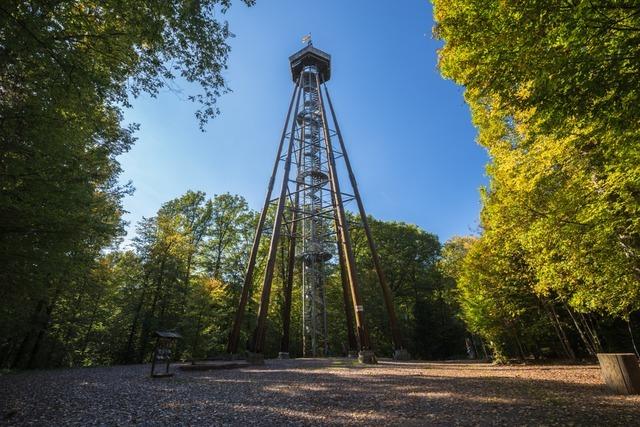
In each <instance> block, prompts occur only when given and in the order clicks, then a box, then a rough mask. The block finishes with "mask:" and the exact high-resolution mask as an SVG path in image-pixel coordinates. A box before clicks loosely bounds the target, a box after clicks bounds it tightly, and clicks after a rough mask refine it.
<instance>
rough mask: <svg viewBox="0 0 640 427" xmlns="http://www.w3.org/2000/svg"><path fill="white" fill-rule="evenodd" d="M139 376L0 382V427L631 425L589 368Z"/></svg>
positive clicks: (127, 369) (98, 372)
mask: <svg viewBox="0 0 640 427" xmlns="http://www.w3.org/2000/svg"><path fill="white" fill-rule="evenodd" d="M173 369H174V371H175V372H176V375H175V376H174V377H171V378H162V379H151V378H149V376H148V375H149V365H134V366H114V367H106V368H77V369H60V370H48V371H28V372H21V373H11V374H5V375H1V376H0V424H3V425H43V426H44V425H46V426H52V425H83V426H84V425H131V424H142V425H239V426H247V425H355V424H361V425H376V426H378V425H403V426H404V425H487V424H493V425H495V424H497V425H507V424H508V425H608V426H615V425H626V426H632V425H638V424H639V423H640V421H639V420H640V396H631V397H628V396H615V395H612V394H610V393H609V392H608V391H607V389H606V388H605V387H604V385H603V383H602V379H601V377H600V372H599V369H598V367H597V366H563V365H544V366H531V365H529V366H492V365H488V364H480V363H467V362H450V363H429V362H392V361H382V362H381V363H379V364H378V365H375V366H363V365H359V364H357V362H354V361H353V360H351V359H297V360H269V361H267V363H266V365H265V366H260V367H249V368H243V369H237V370H217V371H204V372H183V371H179V370H177V369H175V366H174V367H173Z"/></svg>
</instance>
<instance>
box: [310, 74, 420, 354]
mask: <svg viewBox="0 0 640 427" xmlns="http://www.w3.org/2000/svg"><path fill="white" fill-rule="evenodd" d="M318 90H320V88H318ZM324 92H325V94H326V95H327V102H328V103H329V110H330V111H331V117H332V119H333V124H334V126H335V127H336V135H337V136H338V142H339V143H340V150H341V152H342V157H343V160H344V164H345V166H346V167H347V173H348V175H349V181H350V182H351V188H352V189H353V195H354V197H355V199H356V204H357V205H358V212H359V213H360V220H361V221H362V226H363V228H364V232H365V235H366V237H367V243H368V244H369V250H370V251H371V258H372V259H373V265H374V267H375V270H376V274H377V275H378V281H379V282H380V287H381V288H382V296H383V297H384V303H385V306H386V308H387V314H388V315H389V324H390V326H391V336H392V338H393V346H394V350H395V352H394V358H397V359H409V358H410V356H409V353H407V351H406V349H405V348H404V345H403V340H402V335H401V334H400V328H399V327H398V319H397V317H396V311H395V308H394V306H393V295H392V292H391V288H390V287H389V284H388V283H387V279H386V278H385V276H384V272H383V270H382V264H381V263H380V258H379V257H378V249H377V248H376V245H375V242H374V241H373V234H372V233H371V228H370V227H369V220H368V218H367V213H366V212H365V210H364V204H363V203H362V197H360V190H359V189H358V183H357V181H356V177H355V174H354V173H353V169H352V168H351V162H350V161H349V155H348V154H347V148H346V146H345V143H344V140H343V139H342V132H340V125H338V119H337V118H336V113H335V111H334V109H333V104H332V103H331V97H330V96H329V91H328V90H327V85H326V84H325V85H324Z"/></svg>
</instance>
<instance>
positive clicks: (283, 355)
mask: <svg viewBox="0 0 640 427" xmlns="http://www.w3.org/2000/svg"><path fill="white" fill-rule="evenodd" d="M278 359H289V352H288V351H281V352H279V353H278Z"/></svg>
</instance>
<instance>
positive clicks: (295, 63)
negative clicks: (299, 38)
mask: <svg viewBox="0 0 640 427" xmlns="http://www.w3.org/2000/svg"><path fill="white" fill-rule="evenodd" d="M289 63H290V64H291V78H292V79H293V81H294V82H295V81H296V80H297V79H298V77H300V73H301V72H302V70H303V69H304V68H305V67H310V66H315V67H316V68H317V70H318V73H319V74H320V83H324V82H326V81H329V79H330V78H331V55H329V54H328V53H326V52H323V51H321V50H320V49H316V48H315V47H313V45H311V44H310V45H308V46H306V47H305V48H303V49H301V50H299V51H298V52H296V53H294V54H293V55H291V56H290V57H289Z"/></svg>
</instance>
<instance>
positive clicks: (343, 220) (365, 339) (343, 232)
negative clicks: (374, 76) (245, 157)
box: [316, 74, 376, 363]
mask: <svg viewBox="0 0 640 427" xmlns="http://www.w3.org/2000/svg"><path fill="white" fill-rule="evenodd" d="M316 85H317V87H318V95H319V97H320V102H319V103H318V105H319V107H320V115H321V117H322V131H323V135H324V143H325V147H326V149H327V166H328V168H329V177H330V182H331V192H332V193H333V195H334V197H335V201H336V204H337V206H336V207H337V210H336V212H335V214H336V216H337V219H338V227H339V228H340V238H341V243H342V246H343V250H344V255H345V261H346V267H347V276H348V278H349V285H350V287H351V298H352V303H353V305H354V307H353V308H354V312H355V321H356V329H357V331H358V337H359V340H358V344H359V345H360V348H359V350H360V357H359V358H360V360H361V361H362V362H363V363H376V357H375V355H374V354H373V352H372V351H371V342H370V339H369V331H368V329H367V324H366V322H365V317H364V307H363V305H362V299H361V296H360V289H359V287H358V279H357V276H356V261H355V257H354V255H353V247H352V244H351V236H350V234H349V224H348V222H347V216H346V214H345V212H344V206H343V203H342V192H341V191H340V184H339V182H338V176H337V175H338V173H337V170H336V162H335V156H334V153H333V147H332V146H331V135H330V133H329V127H328V124H327V116H326V114H325V111H324V100H323V99H322V91H321V88H320V79H319V77H318V75H317V74H316Z"/></svg>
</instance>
